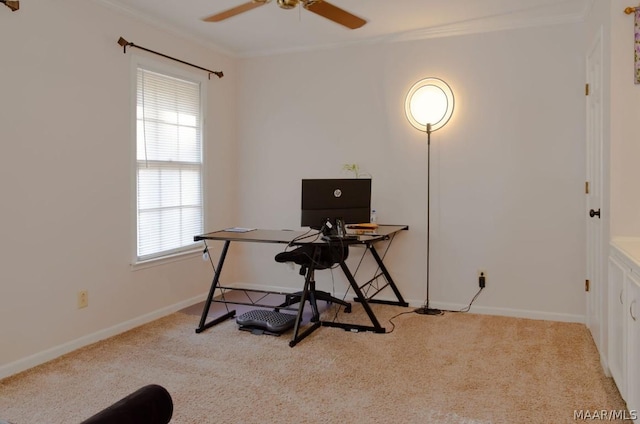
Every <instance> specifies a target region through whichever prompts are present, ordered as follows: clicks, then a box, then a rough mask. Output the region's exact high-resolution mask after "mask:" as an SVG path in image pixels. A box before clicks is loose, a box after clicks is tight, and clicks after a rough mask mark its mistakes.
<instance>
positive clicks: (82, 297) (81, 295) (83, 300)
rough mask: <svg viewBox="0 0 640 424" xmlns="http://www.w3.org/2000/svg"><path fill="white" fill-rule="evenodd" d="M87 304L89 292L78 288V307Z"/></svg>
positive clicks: (83, 306) (84, 306)
mask: <svg viewBox="0 0 640 424" xmlns="http://www.w3.org/2000/svg"><path fill="white" fill-rule="evenodd" d="M87 306H89V292H88V291H87V290H80V291H79V292H78V309H82V308H86V307H87Z"/></svg>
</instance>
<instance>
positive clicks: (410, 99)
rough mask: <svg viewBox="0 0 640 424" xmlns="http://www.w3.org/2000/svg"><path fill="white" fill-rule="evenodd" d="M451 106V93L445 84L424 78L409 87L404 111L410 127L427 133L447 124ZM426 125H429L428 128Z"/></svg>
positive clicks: (434, 79)
mask: <svg viewBox="0 0 640 424" xmlns="http://www.w3.org/2000/svg"><path fill="white" fill-rule="evenodd" d="M453 104H454V99H453V91H451V87H449V86H448V85H447V83H446V82H444V81H442V80H441V79H438V78H425V79H423V80H420V81H418V82H417V83H415V84H414V85H413V87H411V90H409V93H407V99H406V101H405V104H404V109H405V113H406V115H407V119H408V120H409V122H411V125H413V126H414V127H415V128H416V129H419V130H420V131H425V132H427V131H428V130H430V131H435V130H437V129H439V128H442V127H443V126H444V125H445V124H446V123H447V122H449V119H451V115H452V114H453ZM427 124H431V125H430V128H428V126H427Z"/></svg>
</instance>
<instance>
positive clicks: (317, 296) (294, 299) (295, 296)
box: [279, 290, 351, 322]
mask: <svg viewBox="0 0 640 424" xmlns="http://www.w3.org/2000/svg"><path fill="white" fill-rule="evenodd" d="M301 300H302V292H297V293H292V294H290V295H287V297H286V299H285V302H284V303H282V304H281V305H280V306H279V307H280V308H282V307H285V306H291V305H295V304H296V303H300V301H301ZM307 300H308V301H309V304H310V305H311V311H312V316H311V322H318V321H320V311H319V309H318V301H319V300H322V301H324V302H327V303H334V304H336V305H342V306H343V307H344V312H345V313H347V314H348V313H350V312H351V303H349V302H346V301H344V300H342V299H338V298H336V297H333V296H331V294H330V293H327V292H324V291H319V290H312V291H309V298H308V299H307Z"/></svg>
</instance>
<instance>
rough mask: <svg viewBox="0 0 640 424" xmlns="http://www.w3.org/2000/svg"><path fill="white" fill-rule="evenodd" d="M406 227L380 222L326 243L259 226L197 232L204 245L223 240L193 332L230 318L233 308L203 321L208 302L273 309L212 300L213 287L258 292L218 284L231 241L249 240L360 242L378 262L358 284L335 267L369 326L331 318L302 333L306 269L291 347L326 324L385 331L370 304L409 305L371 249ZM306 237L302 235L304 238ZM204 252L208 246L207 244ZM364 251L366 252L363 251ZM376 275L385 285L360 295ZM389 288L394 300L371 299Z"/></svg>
mask: <svg viewBox="0 0 640 424" xmlns="http://www.w3.org/2000/svg"><path fill="white" fill-rule="evenodd" d="M408 229H409V227H408V226H407V225H380V226H378V228H377V229H376V230H374V232H370V231H360V230H349V233H351V234H356V235H357V238H355V239H345V240H342V241H339V242H327V241H323V240H321V239H320V238H319V237H317V238H316V237H315V235H311V236H309V234H310V233H309V232H307V231H290V230H263V229H254V230H251V231H246V232H236V231H226V230H221V231H214V232H210V233H206V234H202V235H197V236H195V237H194V241H204V242H205V246H206V243H207V241H214V240H215V241H223V242H224V246H223V248H222V251H221V252H220V257H219V258H218V265H217V267H215V272H214V276H213V281H212V282H211V287H210V289H209V294H208V296H207V300H206V301H205V304H204V308H203V310H202V316H201V317H200V323H199V325H198V328H196V333H201V332H203V331H204V330H206V329H208V328H210V327H213V326H214V325H216V324H219V323H220V322H222V321H225V320H227V319H229V318H233V317H234V316H235V313H236V311H235V310H232V311H228V312H227V313H226V314H223V315H222V316H220V317H217V318H214V319H212V320H211V321H209V322H206V320H207V317H208V315H209V308H210V307H211V303H212V302H222V303H236V304H243V305H246V304H249V305H253V306H259V307H267V308H274V306H272V305H260V304H257V303H241V302H231V301H225V300H216V299H214V295H215V292H216V290H218V289H220V290H246V291H251V292H258V291H259V290H254V289H242V288H237V287H223V286H221V285H220V274H221V273H222V268H223V266H224V262H225V259H226V256H227V252H228V250H229V246H230V244H231V242H251V243H276V244H278V243H279V244H287V245H292V246H301V245H304V244H312V245H317V246H323V245H324V246H326V244H327V243H343V244H346V245H349V246H356V245H361V246H364V247H365V248H366V249H367V251H368V252H370V253H371V256H372V257H373V258H374V259H375V261H376V264H377V265H378V271H377V272H376V275H374V277H373V278H371V279H370V280H368V281H367V282H365V283H364V284H362V285H359V284H358V282H357V281H356V280H355V277H354V274H352V272H351V271H350V270H349V268H348V266H347V265H346V263H345V262H344V261H342V262H339V263H338V264H339V266H340V268H341V269H342V272H343V273H344V275H345V277H346V278H347V280H348V281H349V285H350V286H351V288H352V289H353V291H354V293H355V299H354V300H355V301H356V302H359V303H361V304H362V306H363V308H364V310H365V312H366V313H367V316H368V318H369V319H370V321H371V324H372V325H371V326H364V325H358V324H350V323H342V322H333V321H319V322H315V323H312V325H311V326H310V327H308V328H305V329H304V330H303V331H302V332H301V331H300V324H301V321H302V311H303V309H304V302H305V299H308V297H307V296H306V294H307V290H308V287H309V276H310V275H312V273H311V272H307V274H306V275H307V277H306V279H305V285H304V289H303V294H302V300H301V302H300V307H299V308H298V314H297V317H296V322H295V325H294V334H293V337H292V340H291V341H290V342H289V345H290V346H291V347H293V346H295V345H296V344H297V343H298V342H300V341H301V340H302V339H304V338H305V337H306V336H308V335H309V334H310V333H311V332H313V331H315V330H316V329H317V328H318V327H320V326H326V327H339V328H343V329H345V330H349V331H373V332H376V333H385V332H386V329H385V328H384V327H382V326H381V325H380V323H379V322H378V319H377V318H376V316H375V314H374V312H373V310H372V309H371V306H370V304H371V303H383V304H388V305H397V306H409V304H408V303H407V302H405V300H404V299H403V298H402V295H401V294H400V291H399V290H398V287H397V286H396V284H395V282H394V281H393V279H392V278H391V275H390V274H389V271H388V269H387V267H386V266H385V265H384V262H383V257H381V256H380V254H379V253H378V251H377V250H376V248H375V244H376V243H378V242H381V241H384V240H389V241H391V240H392V239H393V238H394V237H395V235H396V234H397V233H398V232H400V231H403V230H408ZM305 236H306V237H305ZM207 251H208V247H207ZM365 253H366V252H365ZM380 277H384V281H385V284H384V285H382V287H374V292H373V294H371V295H369V296H367V295H365V294H364V292H363V289H368V288H371V287H372V284H374V283H375V282H377V281H378V279H379V278H380ZM387 287H389V288H391V290H392V291H393V294H394V295H395V297H396V299H397V300H379V299H375V296H376V295H377V294H378V293H380V292H381V291H382V290H384V289H385V288H387ZM264 293H275V294H287V293H277V292H269V291H264Z"/></svg>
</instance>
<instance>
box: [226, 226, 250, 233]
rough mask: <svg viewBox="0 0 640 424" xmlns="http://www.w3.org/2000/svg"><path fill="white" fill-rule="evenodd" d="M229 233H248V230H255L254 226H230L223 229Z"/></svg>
mask: <svg viewBox="0 0 640 424" xmlns="http://www.w3.org/2000/svg"><path fill="white" fill-rule="evenodd" d="M225 231H228V232H230V233H248V232H249V231H255V228H245V227H231V228H227V229H225Z"/></svg>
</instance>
